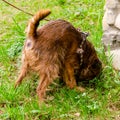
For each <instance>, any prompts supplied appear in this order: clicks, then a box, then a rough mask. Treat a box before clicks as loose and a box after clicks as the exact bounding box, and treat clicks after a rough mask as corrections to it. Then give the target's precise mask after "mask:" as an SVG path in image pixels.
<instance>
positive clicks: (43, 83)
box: [15, 10, 101, 101]
mask: <svg viewBox="0 0 120 120" xmlns="http://www.w3.org/2000/svg"><path fill="white" fill-rule="evenodd" d="M49 14H50V11H49V10H42V11H39V12H38V13H37V14H36V15H35V16H34V17H33V18H32V19H31V21H30V22H29V24H28V29H27V39H26V41H25V44H24V49H23V56H22V68H21V73H20V75H19V78H18V80H17V82H16V84H15V87H16V86H18V85H19V84H20V83H21V81H22V80H23V78H24V77H25V76H26V74H27V72H28V70H30V69H31V70H34V71H36V72H38V74H39V76H40V82H39V85H38V87H37V94H38V96H39V100H40V101H42V100H43V98H44V96H45V91H46V88H47V87H48V85H50V84H51V83H52V81H53V80H55V79H56V78H58V77H59V76H62V78H63V80H64V81H65V83H66V85H67V86H68V87H70V88H75V87H76V79H75V72H74V71H75V70H76V71H77V74H78V75H79V76H80V79H84V78H85V79H86V78H89V77H90V78H93V77H95V76H96V75H97V74H98V73H99V72H100V68H101V67H100V64H101V62H100V61H99V59H98V57H97V55H96V52H95V50H94V47H93V46H92V45H91V43H90V42H88V41H87V40H86V39H84V38H86V36H85V34H84V33H82V32H80V31H78V30H77V29H75V28H74V27H73V26H72V25H71V24H70V23H69V22H66V21H64V20H55V21H50V22H49V23H48V24H47V25H45V26H43V27H41V28H40V29H38V30H37V27H38V25H39V21H40V20H42V19H43V18H45V17H46V16H47V15H49ZM81 50H83V51H82V52H80V51H81ZM77 52H78V53H77Z"/></svg>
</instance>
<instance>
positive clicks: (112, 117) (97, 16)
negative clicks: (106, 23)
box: [0, 0, 120, 120]
mask: <svg viewBox="0 0 120 120" xmlns="http://www.w3.org/2000/svg"><path fill="white" fill-rule="evenodd" d="M9 2H11V3H13V4H14V5H16V6H18V7H20V8H22V9H25V10H26V11H29V12H30V13H35V12H36V11H38V10H39V9H42V8H50V9H51V11H52V14H51V15H50V16H49V17H48V19H52V20H54V19H59V18H61V19H65V20H67V21H69V22H71V23H72V24H73V25H74V26H75V27H79V28H81V29H82V30H83V31H87V32H89V33H90V36H89V40H90V41H91V42H92V43H93V44H94V46H95V48H96V51H97V53H98V55H99V57H100V59H101V61H102V62H103V64H104V69H103V71H102V73H101V75H100V76H99V77H98V78H95V79H94V80H91V81H90V82H89V84H84V85H85V88H86V91H85V92H84V93H80V92H77V91H75V90H70V89H68V88H66V87H65V86H62V85H61V84H60V85H59V86H58V87H56V86H55V85H53V86H51V87H52V91H51V92H48V93H47V96H48V97H49V100H47V102H46V103H45V104H43V105H42V106H39V105H38V98H37V95H36V87H37V84H38V77H37V76H36V75H31V76H28V77H27V78H26V79H25V80H24V81H23V84H22V85H21V86H20V87H19V88H18V89H16V90H15V89H14V83H15V80H16V78H17V76H18V73H19V68H20V64H21V62H20V58H21V49H22V46H23V42H24V39H25V34H24V30H25V28H26V25H27V22H28V20H29V19H30V18H31V17H30V16H28V15H26V14H24V13H23V12H20V11H18V10H16V9H14V8H12V7H11V6H9V5H7V4H5V3H4V2H2V1H0V120H120V116H119V115H120V72H117V71H115V70H114V69H113V68H112V66H111V60H112V59H111V58H106V57H105V54H104V49H103V45H102V44H101V37H102V17H103V12H104V11H103V6H104V2H105V1H104V0H97V1H95V0H74V1H73V0H49V1H48V0H34V1H33V0H26V1H24V0H20V1H16V0H9ZM45 23H47V21H41V25H44V24H45ZM81 84H83V83H81ZM51 99H52V100H51Z"/></svg>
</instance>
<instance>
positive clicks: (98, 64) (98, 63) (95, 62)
mask: <svg viewBox="0 0 120 120" xmlns="http://www.w3.org/2000/svg"><path fill="white" fill-rule="evenodd" d="M99 67H101V62H100V61H99V60H95V61H94V63H93V64H92V68H93V69H95V68H99Z"/></svg>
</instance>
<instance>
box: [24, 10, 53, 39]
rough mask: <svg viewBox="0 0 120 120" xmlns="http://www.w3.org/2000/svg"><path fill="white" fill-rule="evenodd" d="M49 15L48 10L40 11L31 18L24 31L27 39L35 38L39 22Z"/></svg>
mask: <svg viewBox="0 0 120 120" xmlns="http://www.w3.org/2000/svg"><path fill="white" fill-rule="evenodd" d="M50 13H51V11H50V10H49V9H47V10H40V11H38V12H37V13H36V14H35V15H34V16H33V18H32V19H31V20H30V22H29V23H28V28H27V30H26V33H27V37H28V38H34V37H36V36H37V34H36V30H37V27H38V25H39V21H40V20H42V19H44V18H45V17H47V16H48V15H49V14H50Z"/></svg>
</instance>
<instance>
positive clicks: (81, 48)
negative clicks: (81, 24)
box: [77, 29, 89, 66]
mask: <svg viewBox="0 0 120 120" xmlns="http://www.w3.org/2000/svg"><path fill="white" fill-rule="evenodd" d="M78 31H79V29H78ZM79 32H80V33H81V37H82V39H83V40H82V42H81V44H80V46H79V48H78V49H77V53H78V54H80V66H81V65H82V64H83V53H84V50H83V44H84V42H85V41H86V37H87V36H88V35H89V33H87V32H81V31H79Z"/></svg>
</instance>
